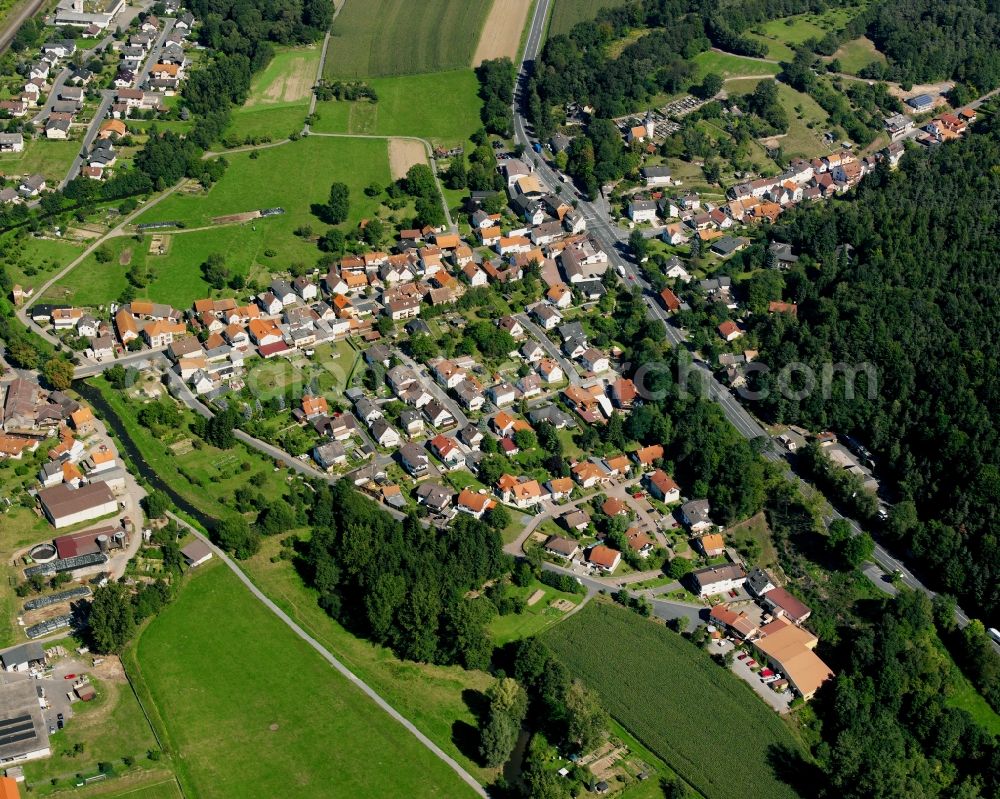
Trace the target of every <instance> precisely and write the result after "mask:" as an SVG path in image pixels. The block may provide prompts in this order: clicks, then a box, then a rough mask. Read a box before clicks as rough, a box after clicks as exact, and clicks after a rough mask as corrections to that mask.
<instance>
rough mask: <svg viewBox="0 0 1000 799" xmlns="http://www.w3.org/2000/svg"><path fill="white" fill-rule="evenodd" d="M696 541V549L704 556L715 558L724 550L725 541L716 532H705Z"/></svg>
mask: <svg viewBox="0 0 1000 799" xmlns="http://www.w3.org/2000/svg"><path fill="white" fill-rule="evenodd" d="M697 543H698V549H700V550H701V553H702V554H703V555H704V556H705V557H706V558H717V557H719V556H720V555H721V554H723V553H724V552H725V551H726V542H725V541H724V540H723V538H722V536H721V535H719V534H718V533H707V534H706V535H703V536H701V537H700V538H699V539H698V541H697Z"/></svg>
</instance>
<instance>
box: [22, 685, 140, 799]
mask: <svg viewBox="0 0 1000 799" xmlns="http://www.w3.org/2000/svg"><path fill="white" fill-rule="evenodd" d="M94 684H95V687H96V688H97V697H96V698H95V699H94V700H92V701H90V702H78V703H76V704H74V705H73V712H74V715H73V716H72V717H71V718H69V719H68V720H67V723H66V727H65V728H64V729H62V730H59V731H58V732H56V734H55V735H53V736H52V737H51V738H50V742H51V746H52V756H51V757H48V758H45V759H44V760H33V761H30V762H28V763H25V764H24V776H25V779H26V781H27V782H28V783H29V784H31V785H32V787H33V790H32V793H33V794H42V795H45V794H48V793H52V792H54V791H55V790H56V789H63V790H65V789H66V788H70V787H72V786H73V785H75V783H76V775H77V774H84V775H85V776H91V775H93V774H96V773H97V771H98V766H97V764H98V763H100V762H107V763H111V764H112V765H113V766H114V768H115V770H116V771H118V772H121V771H125V770H129V769H126V768H125V766H124V764H123V762H122V758H124V757H131V758H133V759H134V761H135V765H134V766H132V769H135V770H141V769H143V768H146V767H153V766H156V765H157V764H155V763H153V761H150V760H148V759H147V758H146V754H147V753H148V752H149V751H150V750H152V749H158V748H159V747H158V746H157V744H156V739H155V738H154V737H153V731H152V730H151V729H150V727H149V723H148V722H147V721H146V717H145V716H144V715H143V713H142V708H141V707H139V703H138V701H137V700H136V698H135V694H134V693H133V692H132V688H131V686H130V685H129V684H128V682H127V681H126V680H125V679H118V680H113V681H112V680H95V681H94ZM77 743H79V744H82V745H83V752H82V753H81V754H74V753H73V747H74V745H75V744H77ZM52 780H55V781H56V784H55V785H53V784H52Z"/></svg>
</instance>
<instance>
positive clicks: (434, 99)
mask: <svg viewBox="0 0 1000 799" xmlns="http://www.w3.org/2000/svg"><path fill="white" fill-rule="evenodd" d="M370 83H371V85H372V88H373V89H375V91H376V92H377V94H378V102H377V103H374V104H372V103H369V102H367V101H362V102H355V103H351V102H346V101H340V100H328V101H325V102H321V103H317V104H316V113H317V114H318V116H319V118H318V119H317V121H316V123H315V124H314V125H313V129H314V130H316V131H317V132H320V133H367V134H375V135H378V136H419V137H421V138H424V139H430V140H431V141H432V142H434V143H435V144H448V145H455V144H462V143H464V142H465V141H467V140H468V138H469V136H470V135H471V134H472V133H473V131H475V130H476V129H477V128H478V127H479V126H480V124H481V123H480V121H479V109H480V106H481V105H482V103H481V101H480V99H479V96H478V94H477V92H478V91H479V81H478V80H476V75H475V73H474V72H473V71H472V70H471V69H456V70H452V71H450V72H436V73H434V74H430V75H404V76H400V77H393V78H374V79H372V80H371V81H370ZM445 97H446V98H448V99H447V102H446V103H442V102H441V99H442V98H445Z"/></svg>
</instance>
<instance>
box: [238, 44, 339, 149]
mask: <svg viewBox="0 0 1000 799" xmlns="http://www.w3.org/2000/svg"><path fill="white" fill-rule="evenodd" d="M321 52H322V46H321V45H319V44H313V45H308V46H306V47H282V48H279V49H278V51H277V52H276V53H275V55H274V58H272V59H271V63H269V64H268V65H267V67H266V68H265V69H264V71H263V72H260V73H258V74H257V75H255V76H254V79H253V82H252V83H251V85H250V96H249V97H248V98H247V101H246V102H245V103H244V104H243V106H242V107H240V108H237V109H236V110H235V111H234V112H233V121H232V123H231V124H230V126H229V129H228V130H227V131H226V133H225V136H226V137H233V138H238V139H243V138H244V137H247V136H250V137H254V138H260V137H265V136H269V137H270V138H271V139H274V140H277V139H283V138H285V137H286V136H288V135H289V134H291V133H292V132H293V131H299V130H302V125H303V124H304V122H305V118H306V114H307V113H308V111H309V97H310V95H311V94H312V87H313V84H314V83H315V82H316V70H317V68H318V66H319V57H320V54H321Z"/></svg>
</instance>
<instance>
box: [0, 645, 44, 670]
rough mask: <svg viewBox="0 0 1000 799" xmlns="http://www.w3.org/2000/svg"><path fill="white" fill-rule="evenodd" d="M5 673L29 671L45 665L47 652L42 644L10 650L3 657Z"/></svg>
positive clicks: (0, 657) (1, 656)
mask: <svg viewBox="0 0 1000 799" xmlns="http://www.w3.org/2000/svg"><path fill="white" fill-rule="evenodd" d="M0 660H3V667H4V670H5V671H27V670H28V669H30V668H31V667H32V666H34V665H36V664H39V663H41V664H44V663H45V650H44V649H43V648H42V645H41V644H21V645H20V646H15V647H14V648H13V649H8V650H7V651H6V652H4V653H3V654H2V655H0Z"/></svg>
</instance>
